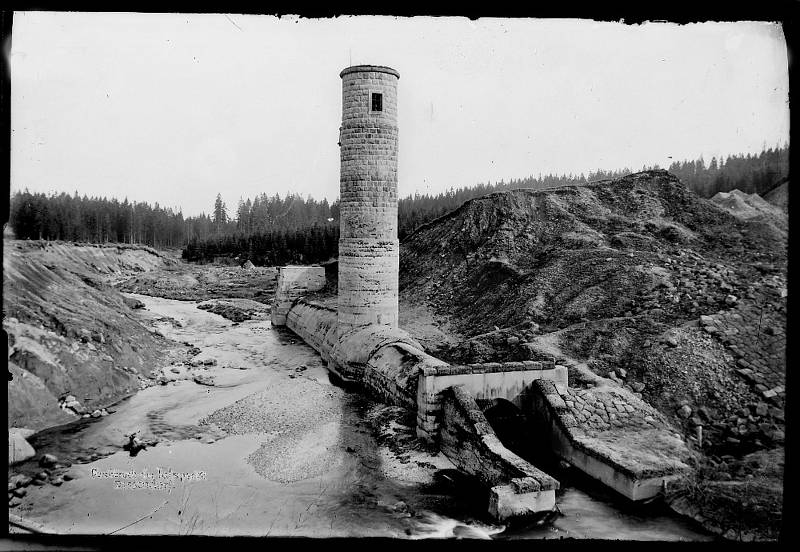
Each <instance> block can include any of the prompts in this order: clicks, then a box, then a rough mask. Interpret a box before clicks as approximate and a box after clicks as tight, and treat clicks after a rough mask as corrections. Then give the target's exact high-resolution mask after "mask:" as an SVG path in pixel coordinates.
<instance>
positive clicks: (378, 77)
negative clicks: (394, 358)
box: [338, 65, 400, 335]
mask: <svg viewBox="0 0 800 552" xmlns="http://www.w3.org/2000/svg"><path fill="white" fill-rule="evenodd" d="M339 76H340V77H341V78H342V127H341V130H340V137H339V144H340V146H341V173H340V227H339V228H340V233H339V318H338V322H339V335H342V334H344V333H345V332H347V331H349V330H350V329H352V328H356V327H360V326H367V325H371V324H385V325H389V326H393V327H397V291H398V270H399V262H400V261H399V259H400V257H399V250H400V246H399V242H398V240H397V81H398V79H399V78H400V74H399V73H398V72H397V71H395V70H394V69H390V68H389V67H380V66H375V65H357V66H353V67H348V68H347V69H345V70H344V71H342V72H341V73H340V74H339Z"/></svg>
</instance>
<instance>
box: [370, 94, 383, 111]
mask: <svg viewBox="0 0 800 552" xmlns="http://www.w3.org/2000/svg"><path fill="white" fill-rule="evenodd" d="M372 111H383V94H375V93H373V94H372Z"/></svg>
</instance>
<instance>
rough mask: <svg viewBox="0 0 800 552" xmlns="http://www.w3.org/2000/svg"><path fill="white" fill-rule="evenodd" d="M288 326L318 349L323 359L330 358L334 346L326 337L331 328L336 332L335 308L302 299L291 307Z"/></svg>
mask: <svg viewBox="0 0 800 552" xmlns="http://www.w3.org/2000/svg"><path fill="white" fill-rule="evenodd" d="M286 326H287V327H288V328H289V329H290V330H292V331H293V332H294V333H296V334H297V335H299V336H300V337H302V338H303V341H305V342H306V343H308V344H309V345H311V346H312V347H313V348H314V349H316V350H317V352H318V353H319V354H320V355H321V356H322V358H323V359H325V360H326V361H327V360H329V359H330V353H331V349H332V348H333V347H332V345H331V344H329V343H327V342H326V340H325V337H326V336H327V335H328V333H329V332H330V331H331V330H333V332H334V334H335V333H336V311H335V310H333V309H331V308H328V307H324V306H322V305H317V304H316V303H309V302H306V301H304V300H302V299H300V300H298V301H295V303H294V304H293V305H292V306H291V307H289V312H288V313H287V315H286Z"/></svg>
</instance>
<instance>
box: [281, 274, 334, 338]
mask: <svg viewBox="0 0 800 552" xmlns="http://www.w3.org/2000/svg"><path fill="white" fill-rule="evenodd" d="M323 287H325V268H324V267H321V266H284V267H281V268H279V269H278V281H277V283H276V285H275V299H274V300H273V302H272V311H271V313H270V320H271V321H272V324H273V325H274V326H285V325H286V316H287V315H288V314H289V309H290V308H291V307H292V304H293V303H294V302H295V301H296V300H297V299H298V298H300V297H302V296H303V295H305V294H307V293H308V292H310V291H318V290H320V289H322V288H323Z"/></svg>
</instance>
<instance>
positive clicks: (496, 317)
mask: <svg viewBox="0 0 800 552" xmlns="http://www.w3.org/2000/svg"><path fill="white" fill-rule="evenodd" d="M778 222H779V223H780V221H778ZM782 227H784V228H785V226H784V225H783V224H782V223H781V224H775V221H767V220H764V219H763V217H755V218H750V219H742V218H738V217H736V216H733V215H732V214H731V213H729V212H728V211H727V210H725V209H723V208H720V207H719V206H718V205H716V204H715V203H714V202H712V201H709V200H705V199H702V198H700V197H698V196H696V195H695V194H693V193H692V192H691V191H689V190H687V189H686V188H685V187H684V186H683V185H682V184H681V183H680V182H679V181H678V180H677V178H675V177H674V176H673V175H671V174H669V173H667V172H665V171H648V172H642V173H637V174H633V175H629V176H627V177H624V178H621V179H618V180H614V181H605V182H598V183H594V184H591V185H588V186H582V187H569V188H561V189H553V190H543V191H532V190H516V191H510V192H503V193H496V194H490V195H488V196H485V197H482V198H479V199H475V200H473V201H469V202H467V203H465V204H464V205H463V206H462V207H461V208H459V209H457V210H456V211H453V212H452V213H450V214H449V215H446V216H444V217H442V218H440V219H438V220H436V221H434V222H432V223H430V224H428V225H426V226H424V227H422V228H421V229H419V230H418V231H417V232H416V233H414V234H413V235H411V236H410V237H409V238H408V239H407V240H405V241H404V243H403V244H402V253H401V271H400V278H401V295H402V298H403V300H406V301H408V302H416V303H418V304H421V305H424V306H425V307H426V308H429V309H430V310H432V311H433V312H434V313H435V316H436V317H437V318H438V319H439V321H440V327H442V328H446V327H449V328H453V331H454V332H458V333H459V334H461V335H463V336H467V337H470V338H472V339H469V340H466V341H463V342H462V343H461V344H459V345H457V346H455V347H442V348H440V349H439V350H437V351H434V353H435V354H438V355H441V356H443V357H445V358H446V359H447V360H451V361H454V362H461V361H469V362H480V361H487V360H518V359H522V358H537V354H538V355H540V356H553V355H555V356H559V357H562V358H564V359H571V360H573V361H575V362H576V363H584V364H586V365H588V366H589V367H590V368H591V369H592V370H594V371H595V372H596V373H597V374H599V375H601V376H606V377H607V376H609V375H611V372H615V374H613V376H614V377H616V376H619V374H620V373H624V374H627V375H628V380H629V381H628V382H627V385H629V386H630V385H632V384H634V383H636V385H634V386H633V389H634V390H635V391H637V392H639V391H641V392H643V393H644V396H645V398H647V399H648V400H649V401H650V402H651V403H652V404H654V405H655V406H657V407H659V408H661V409H662V410H664V411H668V412H670V414H671V415H672V416H673V418H675V420H676V421H677V422H680V423H683V424H684V425H685V429H686V431H687V432H690V431H691V430H692V428H691V427H689V426H688V425H687V424H689V421H688V420H683V419H680V418H677V417H676V415H675V411H676V409H677V408H679V407H680V406H682V405H681V403H682V402H688V403H690V406H691V407H692V408H693V409H694V410H695V411H696V409H697V407H699V406H701V405H704V406H706V407H708V409H709V411H710V412H711V417H712V420H710V421H711V422H720V423H722V420H721V418H726V417H727V418H730V417H731V416H733V419H732V420H728V421H727V422H725V423H728V424H729V425H733V426H736V434H735V435H730V436H731V437H733V438H734V439H737V440H740V441H741V440H743V439H742V437H743V436H745V435H748V436H749V437H748V438H747V439H749V440H750V441H755V440H757V439H760V441H761V443H764V441H766V440H768V439H772V437H773V432H774V431H775V430H778V429H780V427H777V426H774V425H769V424H773V423H774V422H776V421H778V422H780V420H776V419H775V418H771V417H767V418H764V419H757V418H756V419H754V420H749V419H747V416H748V415H749V413H748V414H745V415H744V416H743V417H744V419H745V421H744V423H737V422H736V418H737V416H738V417H739V418H741V417H742V416H741V415H736V413H737V410H738V409H740V408H741V407H742V406H745V407H746V406H747V405H750V404H752V405H754V406H753V408H755V405H756V404H757V403H759V402H762V401H767V400H768V402H769V401H772V402H771V403H770V406H774V407H779V408H782V394H781V393H782V391H781V390H780V389H777V388H779V387H780V385H781V382H782V380H783V377H784V375H785V354H784V345H785V326H786V314H785V299H783V298H782V297H781V291H782V290H783V289H785V285H786V261H787V258H786V239H787V235H786V232H785V231H783V230H782V229H781V228H782ZM718 313H724V314H718ZM701 315H713V316H712V319H703V321H702V323H701V319H700V316H701ZM556 331H557V332H558V333H557V334H553V335H552V339H548V336H550V335H551V334H552V332H556ZM656 360H657V361H658V365H657V366H656V365H655V364H656V362H655V361H656ZM620 368H622V370H621V371H620ZM741 369H745V370H747V369H749V370H751V371H753V377H747V376H746V375H743V374H740V373H739V372H737V370H741ZM623 379H624V378H623ZM770 390H775V391H774V396H764V393H765V392H768V391H770ZM768 394H769V395H772V393H768ZM760 411H763V407H762V408H761V410H760ZM691 419H692V417H691V416H690V417H689V420H691ZM705 422H706V426H707V430H708V429H709V428H708V426H709V425H710V424H709V423H708V422H709V420H705ZM761 423H767V424H768V425H767V426H764V427H760V426H759V424H761ZM740 427H742V428H743V431H740V430H739V428H740ZM706 436H707V437H708V439H707V440H706V442H713V441H714V437H717V440H718V443H717V444H724V443H726V438H727V434H725V435H723V434H720V435H718V436H715V435H709V434H708V433H707V435H706ZM747 439H745V440H747Z"/></svg>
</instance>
